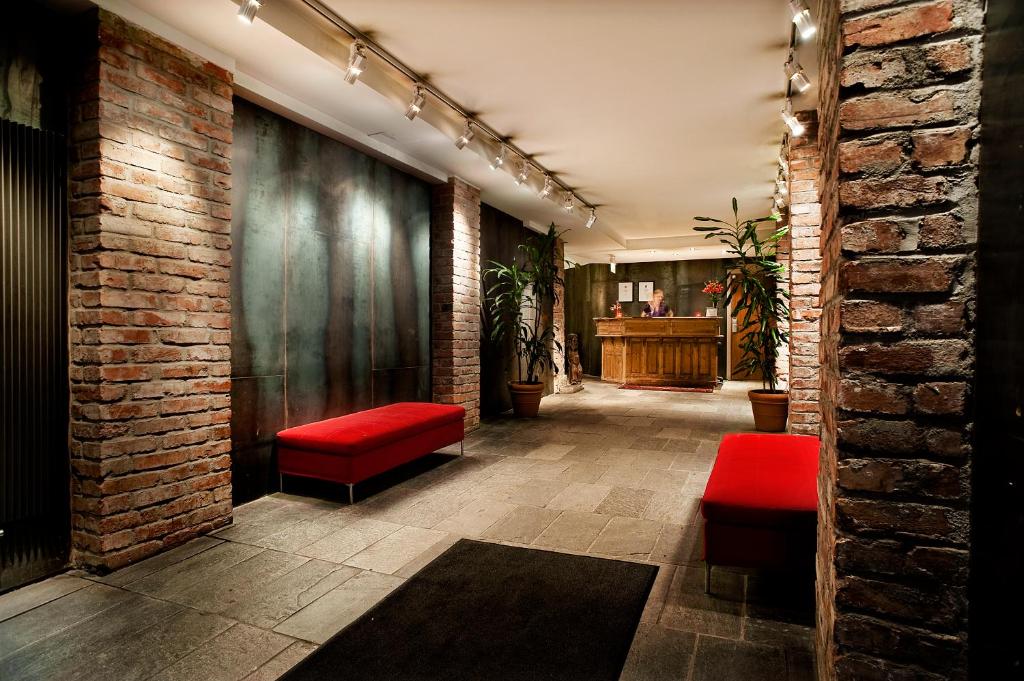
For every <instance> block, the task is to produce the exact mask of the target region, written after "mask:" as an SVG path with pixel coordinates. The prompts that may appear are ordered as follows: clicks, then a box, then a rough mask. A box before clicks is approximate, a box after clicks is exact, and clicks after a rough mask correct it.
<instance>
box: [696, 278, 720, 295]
mask: <svg viewBox="0 0 1024 681" xmlns="http://www.w3.org/2000/svg"><path fill="white" fill-rule="evenodd" d="M702 293H707V294H708V295H721V294H723V293H725V287H724V286H723V285H722V284H721V283H720V282H717V281H709V282H706V283H705V284H704V290H703V291H702Z"/></svg>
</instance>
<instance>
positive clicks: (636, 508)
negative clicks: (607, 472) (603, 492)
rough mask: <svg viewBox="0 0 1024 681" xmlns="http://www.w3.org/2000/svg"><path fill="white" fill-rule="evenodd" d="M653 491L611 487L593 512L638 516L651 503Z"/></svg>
mask: <svg viewBox="0 0 1024 681" xmlns="http://www.w3.org/2000/svg"><path fill="white" fill-rule="evenodd" d="M653 496H654V492H652V491H651V490H649V489H636V488H634V487H613V488H612V490H611V491H610V492H609V493H608V496H606V497H605V498H604V499H603V500H602V501H601V503H600V504H598V506H597V508H596V509H594V510H595V512H597V513H601V514H603V515H612V516H620V517H623V518H640V517H641V516H643V514H644V511H645V510H646V509H647V505H648V504H649V503H651V497H653Z"/></svg>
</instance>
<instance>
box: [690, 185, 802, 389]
mask: <svg viewBox="0 0 1024 681" xmlns="http://www.w3.org/2000/svg"><path fill="white" fill-rule="evenodd" d="M732 215H733V221H732V222H731V223H730V222H726V221H725V220H718V219H716V218H708V217H695V218H694V220H699V221H701V222H713V223H716V224H715V225H714V226H711V225H707V226H704V225H700V226H697V227H694V229H695V230H697V231H698V232H706V234H705V235H704V238H705V239H711V238H716V237H717V238H718V240H719V241H720V242H722V243H723V244H725V245H726V246H727V249H728V251H729V252H730V253H732V254H733V255H734V256H735V257H736V260H737V263H736V265H735V267H734V268H733V269H732V271H731V272H730V273H729V274H727V275H726V281H724V282H723V283H724V284H725V299H726V300H736V301H737V303H736V305H735V306H734V307H733V310H732V316H733V317H735V318H736V319H737V327H738V330H739V332H740V333H744V334H746V335H744V336H743V340H742V341H741V342H740V345H739V347H740V350H741V351H742V355H741V356H740V363H739V367H740V368H741V369H743V370H744V371H745V372H746V374H747V375H748V376H752V375H754V374H755V373H757V372H758V371H760V373H761V377H762V383H761V385H762V388H764V389H766V390H768V391H770V392H773V393H775V392H779V389H778V384H779V376H778V367H777V362H778V359H779V348H780V347H782V345H783V344H785V343H788V342H789V335H788V334H787V332H786V330H785V322H786V321H787V320H788V319H789V291H787V290H786V289H785V287H784V286H782V283H783V282H784V280H785V274H786V266H785V265H784V264H782V263H780V262H778V261H777V260H776V257H775V256H776V253H777V251H778V246H779V241H780V240H781V239H782V238H783V237H784V236H786V234H787V233H788V232H789V226H788V225H783V226H782V227H777V228H775V229H774V230H773V231H772V232H771V233H770V234H768V235H766V236H765V237H763V238H762V237H761V236H760V235H758V233H757V230H758V228H759V227H760V226H761V225H763V224H765V223H768V222H772V223H778V222H779V220H780V217H779V215H778V214H777V213H773V214H772V215H770V216H768V217H762V218H754V219H752V220H743V221H740V218H739V204H738V203H737V201H736V199H735V198H733V200H732Z"/></svg>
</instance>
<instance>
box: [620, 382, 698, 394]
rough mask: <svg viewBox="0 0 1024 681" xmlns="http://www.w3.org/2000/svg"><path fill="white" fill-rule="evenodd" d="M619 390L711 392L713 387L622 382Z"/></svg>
mask: <svg viewBox="0 0 1024 681" xmlns="http://www.w3.org/2000/svg"><path fill="white" fill-rule="evenodd" d="M619 390H660V391H661V392H666V393H713V392H715V389H714V388H700V387H688V386H676V385H635V384H633V383H623V384H622V385H620V386H619Z"/></svg>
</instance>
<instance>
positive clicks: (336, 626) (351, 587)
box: [274, 572, 404, 644]
mask: <svg viewBox="0 0 1024 681" xmlns="http://www.w3.org/2000/svg"><path fill="white" fill-rule="evenodd" d="M403 581H404V580H402V579H400V578H398V577H393V576H391V575H382V574H379V573H376V572H361V573H359V574H358V575H356V576H355V577H352V578H351V579H349V580H347V581H346V582H344V583H343V584H342V585H341V586H339V587H338V588H336V589H333V590H332V591H329V592H328V593H326V594H324V595H323V596H321V597H320V598H318V599H317V600H315V601H313V602H312V603H310V604H309V605H307V606H306V607H305V608H303V609H302V610H299V611H298V612H297V613H295V614H294V615H292V616H291V617H289V618H288V619H286V620H285V621H284V622H282V623H281V624H279V625H278V626H277V627H275V628H274V631H276V632H279V633H282V634H286V635H288V636H293V637H295V638H299V639H302V640H304V641H310V642H312V643H317V644H320V643H323V642H324V641H326V640H327V639H329V638H330V637H331V636H333V635H334V634H336V633H337V632H338V631H340V630H341V629H343V628H344V627H346V626H348V625H349V624H351V623H352V622H354V621H355V620H356V619H357V618H358V617H359V616H360V615H362V614H363V613H364V612H366V611H367V610H369V609H370V608H372V607H373V606H374V605H376V604H377V603H378V602H379V601H380V600H381V599H382V598H384V597H385V596H387V595H388V594H389V593H391V592H392V591H394V590H395V589H396V588H397V587H398V586H399V585H400V584H401V583H402V582H403Z"/></svg>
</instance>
